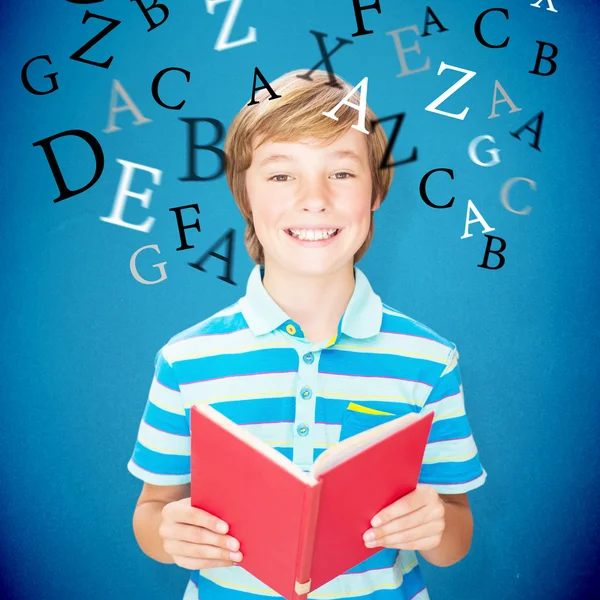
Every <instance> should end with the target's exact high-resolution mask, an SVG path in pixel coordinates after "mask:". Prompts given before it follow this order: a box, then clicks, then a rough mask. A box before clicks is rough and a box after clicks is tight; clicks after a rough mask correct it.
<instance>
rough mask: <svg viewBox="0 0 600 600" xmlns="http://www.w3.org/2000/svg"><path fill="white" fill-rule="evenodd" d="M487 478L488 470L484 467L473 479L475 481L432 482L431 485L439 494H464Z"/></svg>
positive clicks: (480, 484)
mask: <svg viewBox="0 0 600 600" xmlns="http://www.w3.org/2000/svg"><path fill="white" fill-rule="evenodd" d="M482 468H483V467H482ZM486 479H487V472H486V470H485V469H483V473H482V474H481V475H480V476H479V477H477V478H476V479H473V481H468V482H467V483H435V484H431V487H432V488H434V489H435V491H436V492H437V493H438V494H464V493H466V492H470V491H471V490H474V489H475V488H478V487H480V486H482V485H483V484H484V483H485V480H486Z"/></svg>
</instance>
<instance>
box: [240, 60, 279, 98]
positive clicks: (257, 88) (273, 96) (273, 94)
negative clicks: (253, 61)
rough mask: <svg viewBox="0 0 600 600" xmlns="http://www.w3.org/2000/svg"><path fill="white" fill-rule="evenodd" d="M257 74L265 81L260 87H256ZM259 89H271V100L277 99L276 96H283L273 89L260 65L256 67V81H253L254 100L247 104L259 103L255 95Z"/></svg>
mask: <svg viewBox="0 0 600 600" xmlns="http://www.w3.org/2000/svg"><path fill="white" fill-rule="evenodd" d="M257 75H258V76H259V77H260V80H261V81H262V82H263V83H264V85H261V86H260V87H256V76H257ZM258 90H269V93H270V94H271V97H270V98H269V100H275V98H281V96H278V95H277V94H276V93H275V92H274V91H273V88H272V87H271V86H270V85H269V82H268V81H267V80H266V79H265V78H264V76H263V74H262V73H261V72H260V70H259V69H258V67H254V82H253V83H252V100H251V101H250V102H248V104H247V105H246V106H252V105H253V104H258V100H255V99H254V95H255V94H256V92H257V91H258Z"/></svg>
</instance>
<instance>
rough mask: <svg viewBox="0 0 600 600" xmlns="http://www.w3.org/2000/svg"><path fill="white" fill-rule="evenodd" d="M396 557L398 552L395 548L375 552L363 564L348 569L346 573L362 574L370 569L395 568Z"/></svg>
mask: <svg viewBox="0 0 600 600" xmlns="http://www.w3.org/2000/svg"><path fill="white" fill-rule="evenodd" d="M396 556H398V550H395V549H394V548H384V549H383V550H380V551H379V552H375V554H373V555H372V556H369V558H365V560H363V561H362V562H359V563H358V564H357V565H355V566H353V567H352V568H351V569H348V570H347V571H346V573H361V572H363V571H368V570H369V569H386V568H388V567H391V566H393V564H394V563H395V562H396Z"/></svg>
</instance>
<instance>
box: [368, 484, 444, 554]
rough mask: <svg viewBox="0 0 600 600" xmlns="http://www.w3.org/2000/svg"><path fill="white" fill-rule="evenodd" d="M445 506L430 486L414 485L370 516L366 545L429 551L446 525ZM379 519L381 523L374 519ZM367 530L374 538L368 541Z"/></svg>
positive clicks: (439, 537) (438, 539) (436, 544)
mask: <svg viewBox="0 0 600 600" xmlns="http://www.w3.org/2000/svg"><path fill="white" fill-rule="evenodd" d="M445 515H446V507H445V504H444V501H443V500H442V499H441V498H440V496H439V494H438V493H437V492H436V491H435V488H433V487H432V486H430V485H427V484H423V483H419V484H417V488H416V489H415V490H413V491H412V492H410V494H407V495H406V496H404V497H402V498H400V499H399V500H396V502H393V503H392V504H390V505H389V506H386V507H385V508H384V509H382V510H381V511H379V512H378V513H377V514H376V515H375V516H374V517H373V518H372V519H371V525H373V528H372V529H369V530H367V531H366V532H365V534H364V535H363V539H364V540H365V546H367V548H373V547H375V546H382V547H383V548H396V549H397V550H431V549H432V548H436V547H437V546H438V545H439V544H440V541H441V539H442V534H443V532H444V528H445V526H446V520H445ZM377 518H379V519H380V524H378V523H377V522H376V521H375V520H376V519H377ZM369 533H372V534H373V541H369V540H368V535H369Z"/></svg>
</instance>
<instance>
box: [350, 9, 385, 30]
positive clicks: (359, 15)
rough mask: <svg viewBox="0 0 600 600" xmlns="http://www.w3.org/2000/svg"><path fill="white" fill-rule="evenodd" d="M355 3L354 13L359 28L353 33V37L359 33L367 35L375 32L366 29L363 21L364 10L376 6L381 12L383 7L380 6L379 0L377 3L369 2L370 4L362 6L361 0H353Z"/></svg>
mask: <svg viewBox="0 0 600 600" xmlns="http://www.w3.org/2000/svg"><path fill="white" fill-rule="evenodd" d="M352 3H353V4H354V15H355V16H356V24H357V25H358V30H357V32H356V33H353V34H352V37H356V36H357V35H367V34H369V33H373V31H372V30H369V31H367V30H366V29H365V24H364V22H363V17H362V11H363V10H370V9H371V8H374V9H375V10H376V11H377V12H378V13H379V14H381V8H380V7H379V0H375V4H369V6H361V5H360V0H352Z"/></svg>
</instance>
